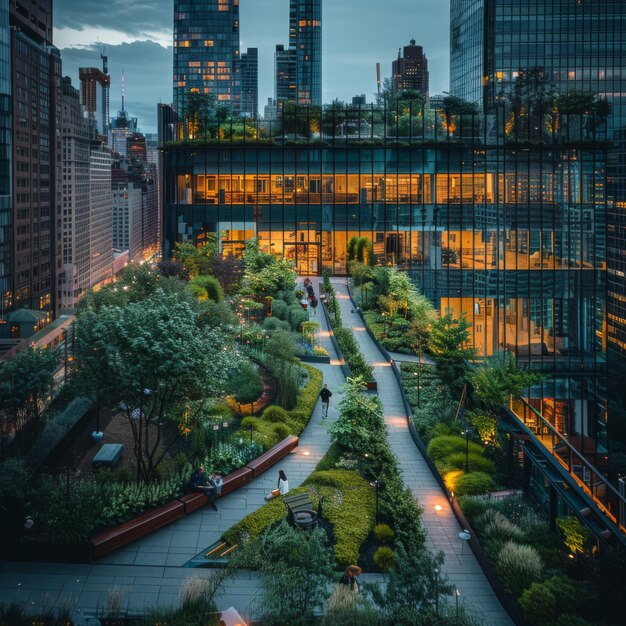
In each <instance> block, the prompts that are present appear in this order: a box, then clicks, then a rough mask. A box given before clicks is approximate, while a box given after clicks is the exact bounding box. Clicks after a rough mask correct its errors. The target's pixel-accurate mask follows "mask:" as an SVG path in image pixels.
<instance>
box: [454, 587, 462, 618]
mask: <svg viewBox="0 0 626 626" xmlns="http://www.w3.org/2000/svg"><path fill="white" fill-rule="evenodd" d="M454 595H455V596H456V620H455V623H456V624H457V625H458V623H459V598H460V597H461V592H460V591H459V588H458V587H455V588H454Z"/></svg>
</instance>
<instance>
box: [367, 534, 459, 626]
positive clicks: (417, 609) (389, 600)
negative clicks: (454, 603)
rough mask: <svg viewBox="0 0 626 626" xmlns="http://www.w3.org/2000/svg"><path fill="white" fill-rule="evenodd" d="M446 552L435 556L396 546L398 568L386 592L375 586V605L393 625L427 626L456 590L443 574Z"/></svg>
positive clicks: (392, 571) (392, 575)
mask: <svg viewBox="0 0 626 626" xmlns="http://www.w3.org/2000/svg"><path fill="white" fill-rule="evenodd" d="M443 563H444V555H443V552H439V553H438V554H437V555H436V556H432V555H431V554H430V553H429V552H428V550H426V549H424V548H422V549H416V548H411V547H410V548H409V550H405V548H404V547H403V546H402V545H398V546H397V564H396V567H394V568H393V569H392V570H391V571H390V573H389V575H388V579H387V586H386V588H385V590H384V591H383V590H381V589H380V588H379V587H378V586H373V587H372V588H371V590H372V596H373V598H374V602H375V603H376V604H377V605H378V606H379V607H380V608H381V609H383V611H384V612H385V614H386V616H387V618H388V619H389V620H390V623H393V624H398V625H404V624H406V625H407V626H409V625H412V624H428V623H431V620H432V619H433V618H436V616H437V614H438V611H439V598H440V596H445V595H449V594H451V593H452V591H453V587H452V585H451V584H450V581H449V580H448V577H447V576H446V575H445V574H444V573H443V572H442V569H443Z"/></svg>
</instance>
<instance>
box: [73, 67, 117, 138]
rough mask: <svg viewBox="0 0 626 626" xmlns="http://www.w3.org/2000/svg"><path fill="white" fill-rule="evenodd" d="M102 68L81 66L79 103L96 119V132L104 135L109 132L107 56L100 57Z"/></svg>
mask: <svg viewBox="0 0 626 626" xmlns="http://www.w3.org/2000/svg"><path fill="white" fill-rule="evenodd" d="M102 60H103V69H102V70H99V69H98V68H96V67H81V68H79V70H78V75H79V78H80V100H81V104H82V105H83V107H84V108H85V110H86V111H87V113H89V115H92V116H93V117H94V119H95V120H96V127H97V129H98V133H99V134H100V135H103V136H104V137H108V134H109V92H110V88H111V77H110V76H109V74H108V67H107V57H102Z"/></svg>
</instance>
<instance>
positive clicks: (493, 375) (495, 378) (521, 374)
mask: <svg viewBox="0 0 626 626" xmlns="http://www.w3.org/2000/svg"><path fill="white" fill-rule="evenodd" d="M468 378H469V381H470V382H471V383H472V385H473V387H474V393H473V396H474V398H475V399H476V400H478V401H479V402H480V404H482V405H483V406H484V407H485V408H486V409H487V410H489V411H492V412H499V411H500V410H501V408H502V406H503V405H505V404H507V402H508V399H509V397H510V396H511V395H512V396H513V397H515V398H517V397H519V396H521V395H522V393H523V391H524V390H525V389H528V387H531V386H532V385H536V384H537V383H538V382H539V381H540V380H541V379H542V376H541V374H538V373H536V372H529V371H525V370H522V369H520V367H519V366H518V364H517V361H516V359H515V355H514V354H512V353H511V352H504V353H502V354H500V355H498V356H494V357H491V358H490V359H488V360H487V362H486V363H485V364H484V365H483V366H482V367H479V368H477V369H475V370H474V371H473V372H472V373H471V374H470V375H469V377H468Z"/></svg>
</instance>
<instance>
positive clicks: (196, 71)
mask: <svg viewBox="0 0 626 626" xmlns="http://www.w3.org/2000/svg"><path fill="white" fill-rule="evenodd" d="M192 91H197V92H199V93H206V94H213V95H214V96H215V97H216V99H217V100H218V102H219V103H220V104H225V105H229V106H231V107H232V109H233V110H234V111H239V107H240V97H241V94H240V92H241V85H240V77H239V0H175V2H174V107H175V109H176V111H177V112H178V114H179V115H182V114H183V112H184V110H185V102H186V96H187V95H188V94H189V93H190V92H192Z"/></svg>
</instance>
